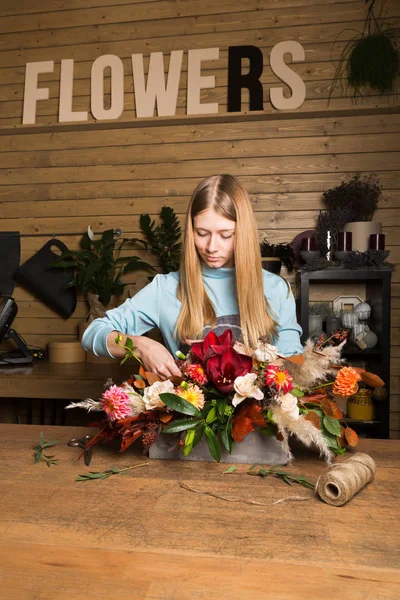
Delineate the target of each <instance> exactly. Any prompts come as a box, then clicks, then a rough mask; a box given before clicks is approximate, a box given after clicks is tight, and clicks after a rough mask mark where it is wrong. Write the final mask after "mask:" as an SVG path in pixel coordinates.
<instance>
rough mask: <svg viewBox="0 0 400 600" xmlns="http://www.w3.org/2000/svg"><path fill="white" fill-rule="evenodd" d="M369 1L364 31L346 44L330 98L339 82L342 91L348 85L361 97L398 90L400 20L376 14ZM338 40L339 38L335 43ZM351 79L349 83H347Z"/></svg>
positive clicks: (372, 2) (354, 95) (354, 93)
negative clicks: (399, 24)
mask: <svg viewBox="0 0 400 600" xmlns="http://www.w3.org/2000/svg"><path fill="white" fill-rule="evenodd" d="M368 3H369V7H368V10H367V16H366V19H365V22H364V27H363V30H362V31H361V32H359V33H356V35H355V36H354V37H353V38H352V39H350V40H349V41H348V42H347V44H346V45H345V47H344V49H343V51H342V53H341V56H340V59H339V63H338V65H337V67H336V71H335V75H334V79H333V83H332V86H331V90H330V94H329V100H328V103H329V101H330V99H331V97H332V94H333V92H334V90H335V89H336V87H337V85H338V83H339V84H340V86H341V89H342V92H343V91H344V90H345V88H346V87H350V88H351V89H352V90H353V97H354V99H357V98H359V97H362V96H367V95H372V94H377V93H378V94H391V93H395V92H396V82H397V79H398V76H399V74H400V28H399V27H398V21H397V20H396V19H390V18H385V17H383V16H382V13H383V9H384V6H383V5H382V10H381V13H380V14H379V15H378V16H376V15H375V13H374V9H373V6H374V4H375V0H365V4H368ZM337 41H338V40H337V39H336V40H335V43H336V42H337ZM345 81H347V86H346V85H345V84H344V82H345Z"/></svg>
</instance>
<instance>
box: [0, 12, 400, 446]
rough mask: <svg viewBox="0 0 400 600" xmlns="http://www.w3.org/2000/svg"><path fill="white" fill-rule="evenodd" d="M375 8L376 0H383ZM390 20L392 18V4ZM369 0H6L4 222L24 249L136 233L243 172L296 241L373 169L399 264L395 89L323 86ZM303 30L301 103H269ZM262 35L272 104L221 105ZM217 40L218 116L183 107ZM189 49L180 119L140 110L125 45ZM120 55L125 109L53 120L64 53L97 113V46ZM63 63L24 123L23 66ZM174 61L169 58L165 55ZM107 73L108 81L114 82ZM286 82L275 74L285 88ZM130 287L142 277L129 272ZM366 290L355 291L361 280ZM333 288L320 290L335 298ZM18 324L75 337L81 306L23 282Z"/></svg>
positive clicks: (0, 73) (284, 236) (397, 306)
mask: <svg viewBox="0 0 400 600" xmlns="http://www.w3.org/2000/svg"><path fill="white" fill-rule="evenodd" d="M377 4H378V3H377ZM385 7H386V8H385V10H386V13H385V14H387V15H389V16H399V15H398V13H399V10H398V8H397V0H388V1H387V2H386V3H385ZM364 15H365V5H364V2H362V1H361V0H357V1H352V0H341V1H336V0H248V2H246V3H243V2H242V0H220V1H219V2H215V1H214V0H176V1H174V0H154V1H151V0H147V1H146V0H141V1H139V0H69V1H68V3H62V2H60V1H59V0H42V2H41V3H40V4H39V3H37V2H35V1H34V0H2V2H1V5H0V34H1V35H0V128H1V144H0V153H1V154H0V217H1V229H2V230H3V231H7V230H19V231H20V232H21V236H22V260H23V261H24V260H26V259H27V258H28V257H29V256H31V255H32V253H33V252H35V251H36V250H38V249H39V248H40V247H41V246H42V245H43V243H44V242H45V241H47V240H48V239H49V237H51V236H52V235H55V236H57V237H58V238H59V239H61V240H63V241H65V242H66V243H67V244H68V245H69V246H70V247H71V248H72V247H76V245H77V243H78V241H79V239H80V236H81V234H82V233H83V232H84V231H85V230H86V228H87V226H88V225H89V224H90V225H91V226H92V228H93V229H94V231H101V230H103V229H105V228H109V227H120V228H121V229H123V231H124V234H126V235H131V234H133V235H136V234H137V233H138V217H139V215H140V214H141V213H142V212H149V213H150V214H152V215H154V216H157V215H158V213H159V211H160V208H161V207H162V206H163V205H164V204H167V205H170V206H173V207H174V208H175V210H176V211H177V213H178V214H179V215H180V216H183V213H184V211H185V207H186V206H187V201H188V198H189V195H190V193H191V191H192V190H193V188H194V187H195V185H196V184H197V182H198V181H199V180H200V179H202V178H203V177H206V176H207V175H210V174H213V173H222V172H230V173H234V174H236V175H238V176H240V178H241V179H242V181H243V183H244V184H245V186H246V187H247V189H248V190H249V192H250V194H251V198H252V201H253V204H254V209H255V211H256V212H257V220H258V223H259V228H260V232H265V233H266V234H267V235H268V237H269V239H271V240H273V241H291V240H292V239H293V237H294V236H295V235H296V234H298V233H299V232H301V231H304V230H306V229H310V228H313V227H314V226H315V220H316V216H317V214H318V211H319V210H320V208H322V203H321V193H322V192H323V191H324V190H326V189H327V188H328V187H330V186H333V185H336V184H338V183H340V181H341V180H342V178H343V177H344V176H345V175H346V174H350V173H353V172H354V171H361V172H363V173H370V172H376V173H378V174H379V176H380V179H381V182H382V184H383V186H384V191H385V198H384V200H382V202H381V204H380V207H379V210H378V213H377V215H376V217H375V218H376V219H377V220H380V221H382V223H383V226H384V231H385V233H386V235H387V241H388V247H389V249H390V251H391V256H390V259H391V261H392V262H394V263H396V264H399V263H400V235H399V234H400V218H399V210H398V208H399V199H400V159H399V157H400V142H399V139H400V136H399V133H400V113H399V102H398V100H397V99H396V98H395V97H390V98H387V97H381V96H373V97H371V98H368V99H363V100H362V102H359V103H357V104H355V103H354V102H353V99H352V98H351V94H350V93H346V92H345V93H344V94H343V95H341V92H340V90H336V91H335V92H334V94H333V97H332V99H331V102H330V104H329V105H328V95H329V91H330V87H331V84H332V77H333V75H334V71H335V66H336V64H337V61H338V57H339V56H340V52H341V50H342V49H343V47H344V46H345V44H346V42H347V41H348V40H349V39H350V38H351V37H352V36H353V35H354V30H358V31H359V30H361V29H362V27H363V20H364ZM291 39H294V40H297V41H299V42H300V43H301V44H302V45H303V46H304V48H305V54H306V61H305V62H304V63H298V64H296V65H293V67H292V68H293V69H294V70H295V71H296V72H298V73H299V74H300V75H301V77H302V78H303V79H304V81H305V83H306V88H307V97H306V101H305V102H304V104H303V106H302V107H301V108H300V109H298V110H296V111H289V112H286V111H276V110H274V109H273V108H272V107H271V105H270V103H269V101H268V100H269V94H268V90H269V88H270V87H271V85H276V84H277V83H278V80H277V78H276V77H275V76H274V75H273V73H272V71H271V69H270V67H269V53H270V50H271V48H272V46H273V45H274V44H276V43H277V42H279V41H283V40H291ZM241 44H253V45H256V46H258V47H260V48H261V49H262V51H263V55H264V72H263V76H262V82H263V84H264V96H265V107H264V111H263V112H257V113H251V114H248V96H247V94H246V93H245V92H243V107H242V113H241V114H238V113H236V114H229V113H227V112H226V110H227V108H226V98H227V89H226V87H227V48H228V46H230V45H241ZM210 47H219V48H220V58H219V60H216V61H210V62H209V63H205V64H204V69H203V72H202V74H204V75H207V74H214V75H216V87H215V89H212V90H203V92H202V101H203V102H216V101H218V102H219V113H218V115H210V116H202V117H201V116H199V117H196V116H191V117H188V116H186V115H185V106H186V80H187V50H188V49H194V48H210ZM178 49H182V50H184V62H183V73H182V76H181V86H180V91H179V97H178V110H177V116H176V117H173V118H172V117H171V118H158V117H155V118H153V119H146V120H144V119H140V120H138V119H136V115H135V106H134V93H133V81H132V66H131V59H130V55H131V54H132V53H136V52H142V53H143V54H144V55H145V67H146V68H147V65H148V59H149V55H150V52H154V51H162V52H164V53H165V54H166V55H168V53H169V52H170V51H172V50H178ZM109 53H112V54H116V55H117V56H119V57H120V58H121V59H122V60H123V63H124V70H125V71H124V72H125V110H124V113H123V115H122V117H121V118H120V119H119V120H118V121H113V122H108V123H99V122H98V123H95V122H94V119H93V118H92V117H91V116H89V121H88V122H86V123H82V124H58V123H57V118H58V117H57V113H58V95H59V72H60V60H61V59H63V58H73V59H74V60H75V80H74V103H73V109H74V110H87V111H89V115H90V95H89V94H90V67H91V64H92V62H93V60H94V59H95V58H96V57H98V56H100V55H102V54H109ZM40 60H54V61H55V70H54V73H52V74H47V75H42V76H41V79H40V81H43V82H46V85H48V86H49V88H50V99H49V101H46V102H38V113H37V114H38V116H37V124H36V125H35V126H23V125H22V124H21V123H22V103H23V89H24V77H25V64H26V62H31V61H40ZM165 63H166V66H167V65H168V60H165ZM107 85H109V80H106V89H107ZM280 85H281V84H280ZM130 281H131V282H132V284H133V285H135V281H136V280H135V278H133V279H131V280H130ZM360 293H362V290H361V291H360ZM330 294H331V290H330V291H328V290H326V291H325V292H324V291H322V294H319V296H316V297H315V298H328V297H330V298H331V297H332V296H331V295H330ZM15 298H16V299H17V301H18V304H19V315H18V318H17V321H16V323H15V326H16V328H17V330H18V331H19V332H20V333H21V334H22V335H23V336H24V337H25V338H26V340H27V342H28V343H29V344H38V345H45V344H47V343H48V342H49V341H50V340H72V339H75V338H76V336H77V325H78V322H79V320H80V319H82V317H83V316H84V315H85V312H86V304H85V301H84V299H83V298H80V300H79V303H78V308H77V310H76V312H75V314H74V315H73V317H72V318H70V319H69V320H67V321H64V320H63V319H61V318H59V317H57V315H55V314H54V313H53V312H52V311H51V310H50V309H48V308H46V306H44V305H43V304H41V303H40V302H38V301H36V300H35V299H34V298H33V297H32V296H31V295H30V294H29V293H28V292H27V291H25V290H23V289H21V288H17V289H16V291H15ZM392 306H393V311H392V323H393V329H392V357H393V358H392V381H391V386H392V392H393V395H392V405H391V430H392V435H393V436H395V437H397V436H399V435H400V368H399V354H400V339H399V338H400V335H399V329H400V274H399V271H398V270H397V271H395V272H394V274H393V292H392Z"/></svg>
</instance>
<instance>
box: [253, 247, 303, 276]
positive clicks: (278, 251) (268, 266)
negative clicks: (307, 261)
mask: <svg viewBox="0 0 400 600" xmlns="http://www.w3.org/2000/svg"><path fill="white" fill-rule="evenodd" d="M260 252H261V262H262V266H263V268H264V269H265V270H266V271H270V272H271V273H275V274H276V275H279V274H280V272H281V266H282V264H284V265H285V267H286V268H287V270H288V271H289V273H291V272H292V271H293V270H294V266H295V260H296V259H295V255H294V252H293V248H292V246H291V245H290V244H281V243H280V244H271V243H270V242H269V241H268V240H267V239H266V238H264V239H263V240H262V242H261V243H260Z"/></svg>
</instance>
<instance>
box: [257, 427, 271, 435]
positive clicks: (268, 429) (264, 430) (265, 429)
mask: <svg viewBox="0 0 400 600" xmlns="http://www.w3.org/2000/svg"><path fill="white" fill-rule="evenodd" d="M259 431H260V432H261V434H262V435H263V436H265V437H271V436H273V435H275V428H274V427H260V428H259Z"/></svg>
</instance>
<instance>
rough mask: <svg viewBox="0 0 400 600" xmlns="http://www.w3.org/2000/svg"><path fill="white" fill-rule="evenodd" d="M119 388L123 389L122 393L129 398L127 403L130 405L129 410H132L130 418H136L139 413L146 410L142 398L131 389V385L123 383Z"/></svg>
mask: <svg viewBox="0 0 400 600" xmlns="http://www.w3.org/2000/svg"><path fill="white" fill-rule="evenodd" d="M121 387H123V388H124V391H125V392H126V393H127V394H128V396H129V401H130V405H131V409H132V410H131V417H136V416H137V415H140V413H141V412H143V411H144V410H146V405H145V403H144V400H143V398H142V396H141V395H140V394H138V393H137V392H136V391H135V390H134V389H133V387H132V386H131V385H129V383H126V381H125V382H124V383H123V384H122V386H121Z"/></svg>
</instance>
